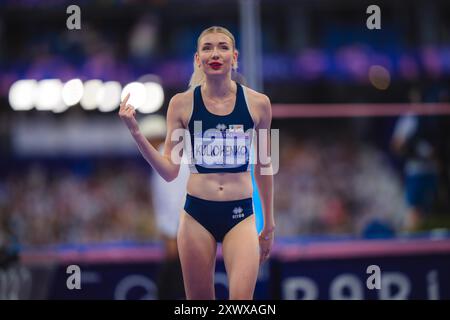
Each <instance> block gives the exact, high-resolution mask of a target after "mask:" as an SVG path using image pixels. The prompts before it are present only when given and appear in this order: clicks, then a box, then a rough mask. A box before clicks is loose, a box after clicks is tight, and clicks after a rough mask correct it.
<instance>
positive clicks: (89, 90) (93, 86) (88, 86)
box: [80, 79, 103, 110]
mask: <svg viewBox="0 0 450 320" xmlns="http://www.w3.org/2000/svg"><path fill="white" fill-rule="evenodd" d="M102 87H103V82H102V81H101V80H98V79H94V80H88V81H86V82H85V83H84V91H83V97H82V98H81V101H80V104H81V107H82V108H83V109H84V110H94V109H96V108H97V97H98V95H99V93H100V91H101V90H102Z"/></svg>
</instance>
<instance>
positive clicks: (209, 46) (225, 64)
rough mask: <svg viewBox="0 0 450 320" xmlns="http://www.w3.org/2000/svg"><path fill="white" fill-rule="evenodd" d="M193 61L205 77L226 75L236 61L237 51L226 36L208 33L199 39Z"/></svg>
mask: <svg viewBox="0 0 450 320" xmlns="http://www.w3.org/2000/svg"><path fill="white" fill-rule="evenodd" d="M195 60H196V63H197V65H199V66H200V68H201V69H202V70H203V71H204V72H205V74H206V75H207V76H212V75H226V74H228V73H229V72H231V69H232V67H233V65H234V64H235V63H236V61H237V51H236V50H234V48H233V43H232V41H231V39H230V38H229V37H228V36H227V35H225V34H223V33H208V34H206V35H204V36H203V37H202V38H201V39H200V43H199V47H198V50H197V53H196V54H195Z"/></svg>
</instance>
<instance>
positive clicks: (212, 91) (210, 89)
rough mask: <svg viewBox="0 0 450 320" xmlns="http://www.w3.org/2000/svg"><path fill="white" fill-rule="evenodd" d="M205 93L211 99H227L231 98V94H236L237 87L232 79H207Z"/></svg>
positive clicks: (204, 87)
mask: <svg viewBox="0 0 450 320" xmlns="http://www.w3.org/2000/svg"><path fill="white" fill-rule="evenodd" d="M203 92H204V93H205V94H206V95H207V96H208V97H209V98H211V99H218V100H220V99H225V98H227V97H229V96H230V93H232V95H234V94H236V85H235V83H234V81H232V80H231V79H230V78H227V79H226V80H223V79H206V81H205V84H204V85H203Z"/></svg>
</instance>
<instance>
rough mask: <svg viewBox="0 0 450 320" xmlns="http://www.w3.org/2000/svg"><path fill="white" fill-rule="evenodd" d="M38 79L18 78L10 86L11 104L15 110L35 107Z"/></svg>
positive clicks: (9, 97)
mask: <svg viewBox="0 0 450 320" xmlns="http://www.w3.org/2000/svg"><path fill="white" fill-rule="evenodd" d="M36 88H37V81H36V80H26V79H24V80H18V81H16V82H14V83H13V85H12V86H11V87H10V88H9V95H8V100H9V105H10V106H11V108H12V109H13V110H15V111H26V110H31V109H33V107H34V95H35V94H36Z"/></svg>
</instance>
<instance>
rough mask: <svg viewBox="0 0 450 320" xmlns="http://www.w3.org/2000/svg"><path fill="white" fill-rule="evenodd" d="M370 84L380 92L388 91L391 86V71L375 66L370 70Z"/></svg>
mask: <svg viewBox="0 0 450 320" xmlns="http://www.w3.org/2000/svg"><path fill="white" fill-rule="evenodd" d="M369 80H370V83H371V84H372V85H373V86H374V87H375V88H377V89H379V90H386V89H387V88H389V85H390V84H391V75H390V73H389V71H388V70H387V69H386V68H385V67H383V66H380V65H373V66H371V67H370V68H369Z"/></svg>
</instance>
